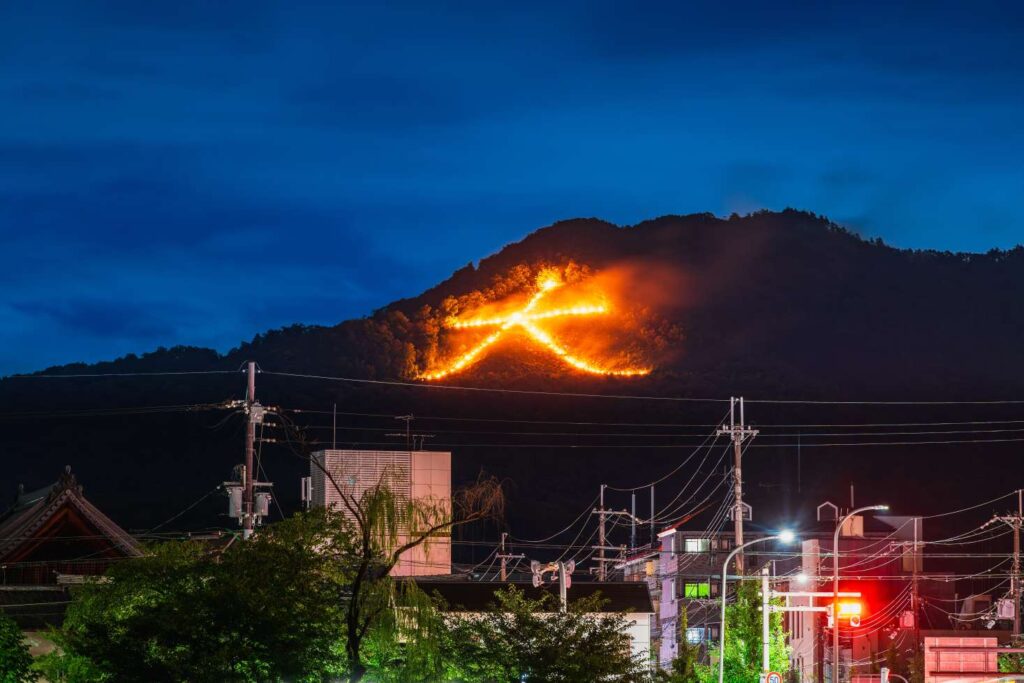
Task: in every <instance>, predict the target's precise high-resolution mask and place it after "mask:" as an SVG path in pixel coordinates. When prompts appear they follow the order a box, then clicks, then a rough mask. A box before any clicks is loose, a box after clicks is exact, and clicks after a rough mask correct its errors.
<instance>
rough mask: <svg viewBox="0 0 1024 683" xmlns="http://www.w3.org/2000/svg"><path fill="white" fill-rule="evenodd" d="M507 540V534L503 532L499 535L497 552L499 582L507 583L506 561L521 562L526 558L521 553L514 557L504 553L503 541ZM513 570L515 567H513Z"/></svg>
mask: <svg viewBox="0 0 1024 683" xmlns="http://www.w3.org/2000/svg"><path fill="white" fill-rule="evenodd" d="M506 538H508V534H507V533H505V532H502V533H501V548H500V550H499V551H498V559H499V560H501V580H502V581H503V582H504V581H508V561H509V560H522V559H525V558H526V555H523V554H522V553H519V554H516V555H510V554H508V553H507V552H506V551H505V539H506ZM513 569H515V567H513Z"/></svg>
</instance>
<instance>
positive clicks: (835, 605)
mask: <svg viewBox="0 0 1024 683" xmlns="http://www.w3.org/2000/svg"><path fill="white" fill-rule="evenodd" d="M888 509H889V506H888V505H867V506H865V507H862V508H857V509H856V510H851V511H850V512H848V513H847V514H846V516H845V517H843V518H842V519H841V520H839V523H838V524H836V533H835V534H834V535H833V536H832V615H833V617H834V619H833V622H832V683H839V532H840V531H841V530H842V528H843V525H844V524H846V520H848V519H850V518H851V517H853V516H854V515H856V514H857V513H859V512H869V511H871V510H879V511H882V510H888ZM859 605H860V603H858V606H859Z"/></svg>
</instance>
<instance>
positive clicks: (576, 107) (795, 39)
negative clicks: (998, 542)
mask: <svg viewBox="0 0 1024 683" xmlns="http://www.w3.org/2000/svg"><path fill="white" fill-rule="evenodd" d="M489 4H490V3H479V2H465V3H458V4H442V3H427V2H420V3H411V4H407V5H404V4H400V3H384V2H368V3H365V4H363V5H353V6H344V7H343V6H340V5H339V4H338V3H323V4H322V6H314V5H304V4H303V3H299V2H282V3H279V4H277V3H273V4H267V3H260V2H256V1H254V0H246V1H245V2H239V3H231V2H225V1H223V0H218V1H217V2H192V1H189V0H177V1H175V2H148V1H142V2H140V1H139V0H131V1H129V2H106V3H105V2H89V1H87V0H82V1H81V2H69V3H60V2H46V1H45V0H44V1H43V2H27V1H26V2H19V1H14V0H12V1H8V2H4V3H3V4H2V5H0V236H2V249H0V373H8V372H17V371H27V370H32V369H37V368H39V367H42V366H45V365H49V364H55V363H63V362H70V361H76V360H89V361H92V360H98V359H103V358H111V357H115V356H118V355H121V354H123V353H127V352H129V351H135V352H141V351H145V350H149V349H152V348H153V347H155V346H157V345H172V344H176V343H188V344H197V345H206V346H213V347H216V348H218V349H221V350H225V349H227V348H229V347H231V346H233V345H234V344H235V343H237V342H238V341H239V340H241V339H248V338H251V337H252V335H253V334H255V333H256V332H259V331H262V330H264V329H267V328H271V327H277V326H281V325H284V324H289V323H292V322H296V321H301V322H306V323H324V324H330V323H334V322H337V321H338V320H341V319H344V318H347V317H352V316H357V315H362V314H365V313H368V312H369V311H371V310H372V309H373V308H375V307H378V306H380V305H383V304H385V303H387V302H388V301H390V300H392V299H394V298H397V297H400V296H405V295H412V294H415V293H418V292H419V291H421V290H422V289H424V288H425V287H427V286H429V285H431V284H433V283H435V282H436V281H438V280H440V279H442V278H444V277H446V276H447V275H448V274H450V272H451V271H452V270H454V269H455V268H457V267H459V266H461V265H464V264H465V263H467V262H468V261H471V260H475V259H478V258H480V257H482V256H484V255H486V254H488V253H491V252H493V251H495V250H497V249H499V248H500V247H501V246H502V245H503V244H505V243H507V242H509V241H512V240H516V239H519V238H521V237H522V236H524V235H525V234H526V233H528V232H530V231H531V230H533V229H535V228H537V227H540V226H542V225H546V224H549V223H551V222H553V221H555V220H559V219H563V218H569V217H575V216H598V217H601V218H606V219H608V220H611V221H614V222H617V223H635V222H638V221H640V220H643V219H645V218H650V217H654V216H658V215H661V214H666V213H690V212H696V211H712V212H715V213H719V214H727V213H730V212H732V211H738V212H741V213H742V212H746V211H750V210H753V209H758V208H772V209H779V208H784V207H786V206H793V207H797V208H804V209H808V210H812V211H815V212H818V213H823V214H826V215H828V216H829V217H831V218H832V219H834V220H836V221H838V222H840V223H843V224H845V225H847V226H849V227H851V228H853V229H856V230H859V231H861V232H863V233H865V234H867V235H870V236H882V237H883V238H884V239H885V240H886V241H887V242H889V243H892V244H896V245H898V246H907V247H933V248H939V249H953V250H981V251H984V250H987V249H989V248H991V247H997V246H998V247H1009V246H1013V245H1015V244H1017V243H1018V242H1022V241H1024V202H1022V197H1024V124H1022V122H1024V48H1022V46H1021V36H1024V4H1022V3H1020V2H1005V3H999V4H993V3H986V2H976V1H975V2H957V3H948V4H947V3H942V2H932V1H929V2H921V3H916V4H915V3H909V4H900V3H896V2H878V3H854V2H844V3H835V7H834V8H832V9H828V8H825V7H823V5H824V3H820V2H808V3H806V4H804V3H800V4H790V5H785V3H781V2H763V1H759V2H753V3H749V5H743V4H741V3H737V2H727V3H724V2H708V3H704V2H687V1H685V0H676V1H675V2H669V3H657V2H647V3H637V2H622V3H615V2H596V1H595V2H585V3H548V2H545V3H537V4H536V5H531V4H528V3H514V6H513V3H509V4H508V6H507V7H505V8H504V9H498V8H495V7H488V5H489ZM385 5H386V7H385Z"/></svg>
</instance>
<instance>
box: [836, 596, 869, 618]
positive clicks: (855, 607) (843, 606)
mask: <svg viewBox="0 0 1024 683" xmlns="http://www.w3.org/2000/svg"><path fill="white" fill-rule="evenodd" d="M863 607H864V606H863V605H861V603H860V601H859V600H856V601H855V600H844V601H843V602H840V603H839V618H840V619H850V618H851V617H858V618H859V617H860V613H861V611H862V610H863Z"/></svg>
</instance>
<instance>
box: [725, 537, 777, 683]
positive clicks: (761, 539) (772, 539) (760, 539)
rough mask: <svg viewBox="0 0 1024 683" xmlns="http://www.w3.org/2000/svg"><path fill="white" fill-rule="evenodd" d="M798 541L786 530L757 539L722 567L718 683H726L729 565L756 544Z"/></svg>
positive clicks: (736, 548) (726, 560) (742, 547)
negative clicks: (726, 612)
mask: <svg viewBox="0 0 1024 683" xmlns="http://www.w3.org/2000/svg"><path fill="white" fill-rule="evenodd" d="M795 540H796V536H795V535H794V534H793V532H792V531H790V530H788V529H786V530H784V531H780V532H779V533H777V534H775V535H773V536H765V537H764V538H755V539H754V540H753V541H747V542H746V543H744V544H742V545H738V546H736V547H735V548H733V550H732V552H731V553H729V556H728V557H726V558H725V563H724V564H723V565H722V623H721V625H720V627H719V629H718V683H724V681H725V592H726V582H725V580H726V571H727V570H728V569H729V563H730V562H732V558H734V557H735V556H736V554H737V553H739V552H740V551H741V550H743V549H744V548H746V547H747V546H750V545H754V544H755V543H764V542H766V541H781V542H782V543H792V542H793V541H795Z"/></svg>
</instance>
